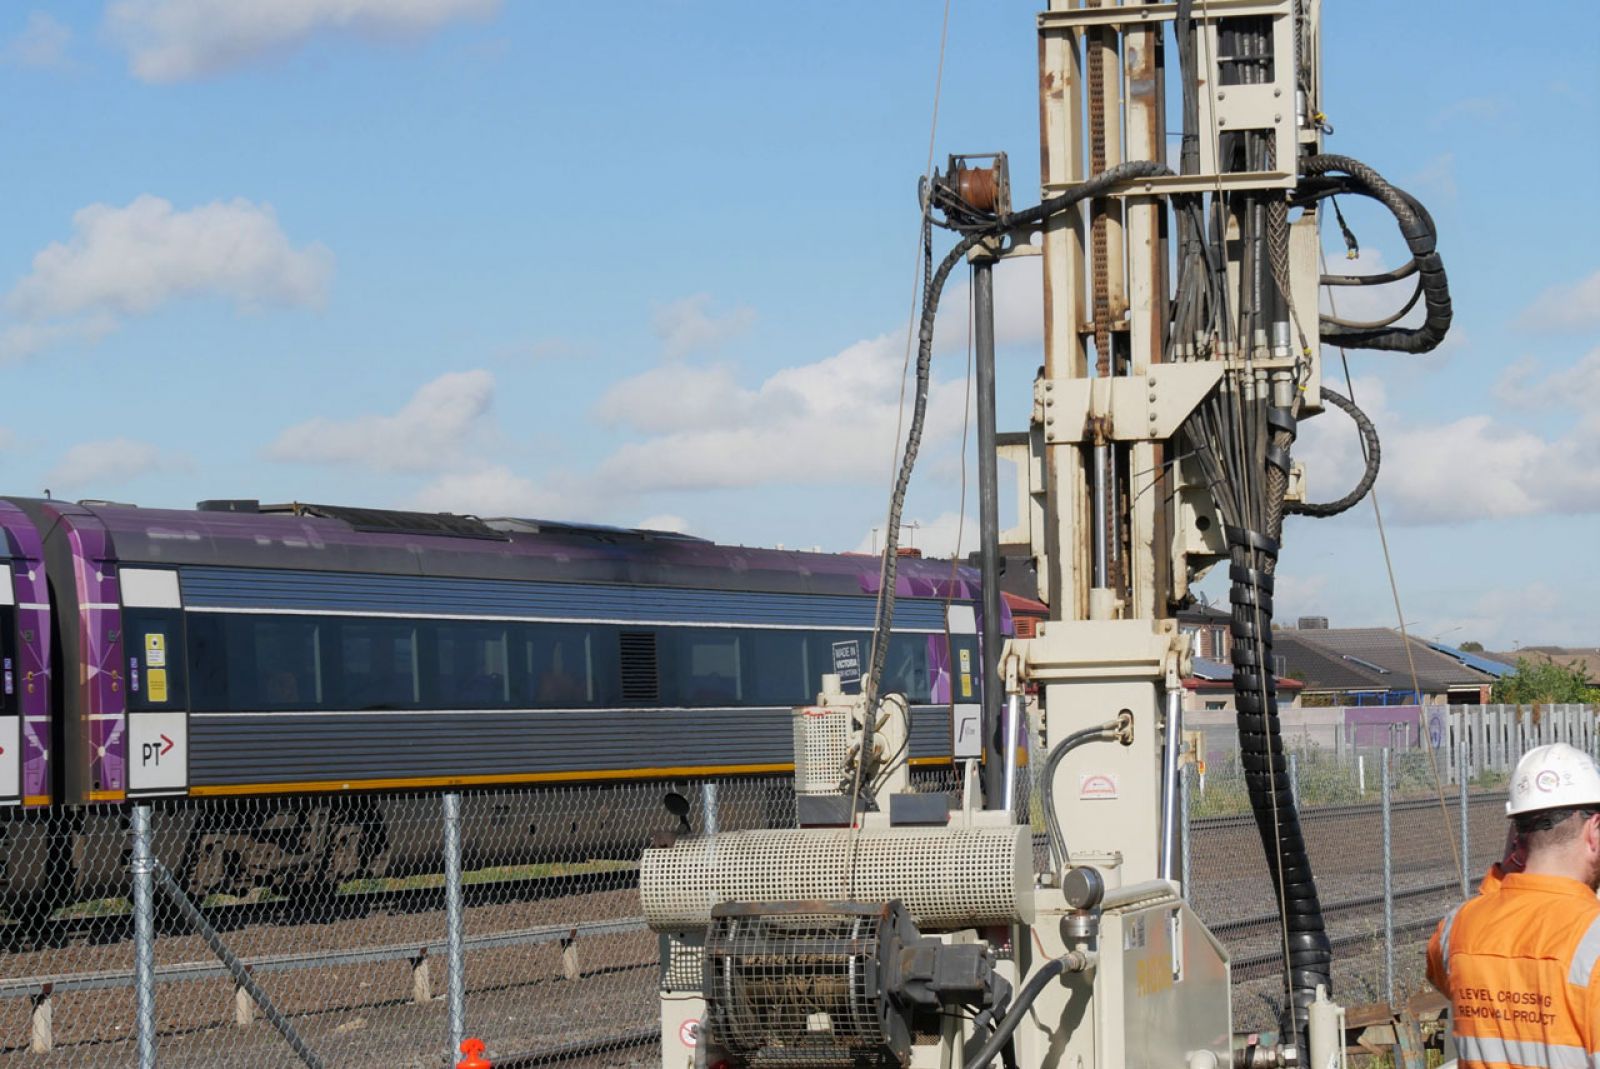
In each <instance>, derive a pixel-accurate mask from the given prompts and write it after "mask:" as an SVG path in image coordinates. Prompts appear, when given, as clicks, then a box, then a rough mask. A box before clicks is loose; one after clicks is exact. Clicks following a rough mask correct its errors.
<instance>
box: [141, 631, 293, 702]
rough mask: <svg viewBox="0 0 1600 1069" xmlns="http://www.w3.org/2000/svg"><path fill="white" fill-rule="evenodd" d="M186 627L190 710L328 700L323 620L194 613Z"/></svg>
mask: <svg viewBox="0 0 1600 1069" xmlns="http://www.w3.org/2000/svg"><path fill="white" fill-rule="evenodd" d="M186 630H187V631H188V649H189V656H188V668H189V689H190V699H191V708H193V709H194V710H196V711H197V712H232V711H236V710H239V711H251V710H280V709H281V710H294V709H315V708H318V707H319V706H321V705H322V704H323V670H322V651H321V646H320V643H319V642H318V637H319V633H320V632H321V630H322V622H321V621H320V620H317V619H314V618H306V617H297V616H234V615H227V616H222V615H216V614H213V613H190V614H189V617H188V623H187V628H186ZM131 633H132V632H131V631H130V634H131ZM151 708H156V707H155V706H151Z"/></svg>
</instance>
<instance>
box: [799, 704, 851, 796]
mask: <svg viewBox="0 0 1600 1069" xmlns="http://www.w3.org/2000/svg"><path fill="white" fill-rule="evenodd" d="M850 711H851V710H850V708H849V707H845V706H827V705H807V706H803V707H801V708H799V709H796V710H795V711H794V792H795V793H796V794H801V795H826V794H838V793H839V784H840V783H841V782H843V780H844V762H845V757H846V755H847V754H848V753H849V752H850Z"/></svg>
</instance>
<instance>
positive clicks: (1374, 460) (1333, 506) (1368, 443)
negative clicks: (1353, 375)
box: [1284, 386, 1383, 518]
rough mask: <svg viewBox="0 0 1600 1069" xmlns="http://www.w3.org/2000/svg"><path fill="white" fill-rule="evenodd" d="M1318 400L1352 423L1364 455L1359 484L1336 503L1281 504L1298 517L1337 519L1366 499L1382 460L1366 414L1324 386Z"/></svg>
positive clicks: (1381, 451) (1370, 422) (1376, 436)
mask: <svg viewBox="0 0 1600 1069" xmlns="http://www.w3.org/2000/svg"><path fill="white" fill-rule="evenodd" d="M1322 396H1323V398H1324V399H1325V400H1327V401H1328V402H1330V403H1331V404H1332V405H1333V407H1335V408H1337V409H1340V410H1341V411H1343V412H1344V413H1345V414H1346V415H1348V416H1349V417H1350V418H1351V419H1352V420H1354V421H1355V425H1356V430H1357V431H1358V432H1359V433H1360V435H1361V441H1362V442H1363V443H1364V448H1363V449H1362V452H1363V453H1364V454H1365V455H1366V461H1367V467H1366V470H1365V471H1363V472H1362V473H1361V480H1360V481H1359V482H1357V483H1356V485H1355V488H1354V489H1353V490H1351V491H1350V492H1349V493H1348V494H1345V495H1344V496H1343V497H1341V498H1339V499H1338V500H1337V501H1328V502H1325V503H1324V502H1312V501H1290V502H1286V503H1285V504H1284V511H1285V512H1290V513H1294V514H1295V515H1299V516H1315V517H1318V518H1324V517H1328V516H1337V515H1339V513H1341V512H1344V511H1346V510H1348V509H1350V508H1353V507H1354V506H1355V505H1356V504H1357V503H1358V502H1359V501H1360V500H1361V499H1362V498H1364V497H1366V496H1367V491H1369V490H1371V489H1372V484H1373V483H1375V482H1377V481H1378V465H1379V462H1380V461H1381V459H1382V454H1383V447H1382V445H1381V444H1380V443H1379V441H1378V428H1376V427H1374V426H1373V425H1372V420H1370V419H1368V418H1367V414H1366V413H1365V412H1363V411H1361V409H1359V408H1357V407H1356V403H1355V402H1354V401H1352V400H1350V399H1349V398H1348V397H1346V396H1345V395H1344V394H1342V393H1340V392H1339V391H1338V390H1334V389H1330V388H1329V387H1327V386H1324V387H1323V388H1322Z"/></svg>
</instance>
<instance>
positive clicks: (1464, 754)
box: [1425, 705, 1600, 783]
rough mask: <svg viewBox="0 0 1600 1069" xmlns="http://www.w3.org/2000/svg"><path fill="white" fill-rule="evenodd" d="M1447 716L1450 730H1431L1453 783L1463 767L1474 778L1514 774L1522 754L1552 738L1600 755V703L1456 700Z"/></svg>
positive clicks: (1594, 755) (1597, 757)
mask: <svg viewBox="0 0 1600 1069" xmlns="http://www.w3.org/2000/svg"><path fill="white" fill-rule="evenodd" d="M1433 712H1434V710H1432V709H1429V710H1428V712H1427V714H1425V715H1429V714H1432V713H1433ZM1443 721H1444V723H1443V725H1442V727H1443V728H1444V730H1443V731H1442V732H1435V731H1433V730H1430V732H1429V736H1430V738H1437V740H1438V741H1437V745H1438V748H1439V750H1440V757H1441V758H1442V760H1441V761H1440V762H1439V763H1440V764H1441V765H1443V766H1444V768H1446V769H1448V770H1449V776H1450V780H1449V781H1450V782H1451V783H1455V782H1457V777H1458V776H1459V775H1460V774H1461V770H1462V769H1465V770H1466V773H1467V778H1468V779H1469V780H1472V779H1476V778H1477V777H1478V776H1479V775H1481V774H1483V773H1484V772H1504V773H1509V772H1510V771H1511V770H1512V769H1513V768H1515V767H1516V763H1517V758H1519V757H1520V756H1522V754H1524V753H1526V752H1527V751H1528V750H1530V749H1532V748H1533V747H1535V746H1543V745H1545V744H1547V743H1552V742H1564V743H1567V744H1568V745H1571V746H1576V747H1577V748H1578V749H1580V750H1582V751H1583V752H1584V753H1587V754H1590V755H1591V756H1593V757H1594V758H1595V759H1596V760H1600V706H1594V705H1538V706H1533V705H1520V706H1519V705H1452V706H1450V707H1449V710H1448V712H1447V713H1446V714H1445V715H1444V717H1443ZM1430 728H1431V725H1430ZM1441 736H1442V737H1441Z"/></svg>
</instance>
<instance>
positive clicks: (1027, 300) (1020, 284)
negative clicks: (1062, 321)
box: [933, 256, 1044, 352]
mask: <svg viewBox="0 0 1600 1069" xmlns="http://www.w3.org/2000/svg"><path fill="white" fill-rule="evenodd" d="M1043 264H1044V259H1043V257H1040V256H1021V257H1017V258H1015V259H1011V260H1005V261H1002V262H1001V263H1000V264H998V265H997V266H996V267H995V269H994V340H995V344H996V345H998V346H1005V345H1027V344H1038V343H1039V342H1041V341H1042V340H1043V338H1044V266H1043ZM956 277H957V278H959V279H960V281H959V282H957V283H955V284H954V285H952V286H949V287H948V288H947V289H946V290H945V292H944V296H942V297H941V298H940V299H939V320H938V323H937V324H936V325H935V328H934V333H933V342H934V348H935V350H936V351H938V352H954V351H961V352H964V351H965V350H966V347H967V331H968V327H967V319H968V314H967V313H968V312H969V311H971V307H972V305H971V302H972V293H971V290H972V284H971V282H970V281H969V276H968V275H967V273H966V272H964V271H960V270H958V271H957V272H956Z"/></svg>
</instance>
